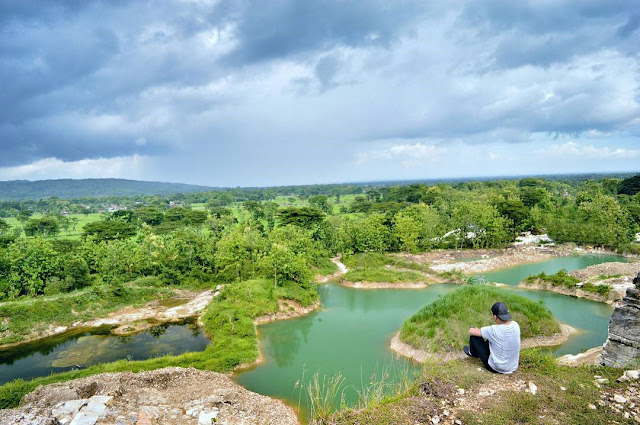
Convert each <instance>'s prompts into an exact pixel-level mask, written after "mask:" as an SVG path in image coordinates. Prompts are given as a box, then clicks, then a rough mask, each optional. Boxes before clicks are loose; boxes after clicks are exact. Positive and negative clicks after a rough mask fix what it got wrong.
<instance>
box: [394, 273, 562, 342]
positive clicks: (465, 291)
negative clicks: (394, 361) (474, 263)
mask: <svg viewBox="0 0 640 425" xmlns="http://www.w3.org/2000/svg"><path fill="white" fill-rule="evenodd" d="M497 301H502V302H505V303H506V304H507V305H508V306H509V310H510V311H511V314H512V316H513V319H514V320H515V321H517V322H518V324H519V325H520V332H521V338H522V339H523V340H524V339H526V338H534V337H545V336H551V335H554V334H558V333H559V332H560V331H561V329H560V324H559V323H558V322H557V321H556V320H555V319H554V317H553V315H552V314H551V312H550V311H549V310H548V309H547V308H546V307H545V306H544V305H542V303H538V302H534V301H531V300H530V299H528V298H525V297H522V296H519V295H516V294H514V293H512V292H509V291H507V290H504V289H499V288H495V287H492V286H487V285H468V286H464V287H462V288H460V289H458V290H456V291H454V292H451V293H449V294H447V295H444V296H442V297H440V298H438V299H437V300H436V301H434V302H432V303H431V304H428V305H426V306H425V307H423V308H421V309H420V310H419V311H418V312H417V313H415V314H414V315H413V316H411V317H410V318H409V319H407V320H406V321H405V322H404V324H403V325H402V329H401V331H400V334H399V338H400V341H401V342H404V343H405V344H408V345H409V346H411V347H413V348H414V349H418V350H421V351H424V352H427V353H432V354H446V353H451V352H458V351H460V350H461V349H462V346H463V345H464V344H466V343H467V341H468V339H469V335H468V329H469V328H470V327H472V326H486V325H490V324H493V323H494V322H492V318H491V314H490V308H491V305H493V303H495V302H497ZM545 345H546V344H545Z"/></svg>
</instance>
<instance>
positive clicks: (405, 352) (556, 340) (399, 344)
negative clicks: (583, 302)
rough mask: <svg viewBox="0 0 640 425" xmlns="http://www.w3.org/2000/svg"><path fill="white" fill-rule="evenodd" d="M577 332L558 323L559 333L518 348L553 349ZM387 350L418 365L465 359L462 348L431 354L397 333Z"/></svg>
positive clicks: (525, 340)
mask: <svg viewBox="0 0 640 425" xmlns="http://www.w3.org/2000/svg"><path fill="white" fill-rule="evenodd" d="M577 332H578V330H577V329H576V328H574V327H572V326H569V325H567V324H565V323H560V332H558V333H555V334H553V335H548V336H546V335H541V336H536V337H532V338H525V339H523V340H522V341H521V344H520V347H521V349H523V350H524V349H526V348H534V347H555V346H557V345H561V344H564V343H565V342H567V340H568V339H569V337H570V336H571V335H573V334H575V333H577ZM389 348H390V349H391V351H393V352H394V353H396V354H397V355H399V356H402V357H406V358H409V359H411V360H413V361H415V362H418V363H424V362H426V361H427V360H439V361H445V362H446V361H451V360H456V359H463V358H465V357H466V356H465V354H464V353H463V352H462V347H460V350H459V351H456V352H446V353H433V352H431V351H427V350H422V349H419V348H416V347H414V346H412V345H410V344H407V343H406V342H404V341H402V340H401V339H400V333H399V332H398V333H396V334H395V335H394V336H393V338H391V342H390V343H389Z"/></svg>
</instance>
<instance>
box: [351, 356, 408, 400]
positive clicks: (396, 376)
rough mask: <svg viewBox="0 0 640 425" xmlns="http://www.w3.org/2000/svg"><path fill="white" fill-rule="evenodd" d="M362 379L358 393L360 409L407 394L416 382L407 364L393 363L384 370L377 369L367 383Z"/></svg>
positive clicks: (384, 367) (383, 368)
mask: <svg viewBox="0 0 640 425" xmlns="http://www.w3.org/2000/svg"><path fill="white" fill-rule="evenodd" d="M362 378H363V377H362V376H361V389H360V390H357V391H356V392H357V393H358V408H359V409H366V408H368V407H372V406H376V405H379V404H382V403H384V402H385V401H387V400H389V399H394V398H397V397H400V396H402V395H404V394H407V393H408V392H409V390H410V389H411V388H412V387H413V386H414V384H415V382H416V377H415V376H412V373H411V369H410V367H409V363H407V362H402V363H398V362H391V363H387V364H385V365H384V366H383V367H382V368H376V370H375V371H374V372H373V374H371V376H370V377H369V381H368V382H367V383H365V382H364V379H362Z"/></svg>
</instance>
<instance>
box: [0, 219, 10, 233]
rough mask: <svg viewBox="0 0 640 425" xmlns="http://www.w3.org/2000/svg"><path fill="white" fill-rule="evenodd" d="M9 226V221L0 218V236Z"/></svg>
mask: <svg viewBox="0 0 640 425" xmlns="http://www.w3.org/2000/svg"><path fill="white" fill-rule="evenodd" d="M10 228H11V226H9V223H7V222H6V221H4V220H3V219H1V218H0V236H4V235H5V233H7V232H8V231H9V229H10Z"/></svg>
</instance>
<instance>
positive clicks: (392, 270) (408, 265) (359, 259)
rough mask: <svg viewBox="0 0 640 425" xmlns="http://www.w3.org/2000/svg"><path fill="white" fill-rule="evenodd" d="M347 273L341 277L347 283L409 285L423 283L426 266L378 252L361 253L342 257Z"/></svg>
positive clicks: (426, 271) (427, 269) (425, 278)
mask: <svg viewBox="0 0 640 425" xmlns="http://www.w3.org/2000/svg"><path fill="white" fill-rule="evenodd" d="M342 261H343V262H344V264H345V265H346V266H347V267H348V268H349V271H348V272H347V273H346V274H345V275H344V276H343V277H342V278H343V279H344V280H346V281H348V282H385V283H411V282H425V281H428V280H429V279H428V278H427V277H426V276H425V275H424V273H428V272H429V271H430V270H429V268H428V267H427V266H424V265H422V264H419V263H415V262H412V261H408V260H405V259H403V258H399V257H392V256H389V255H385V254H381V253H378V252H363V253H358V254H353V255H349V256H344V258H343V259H342Z"/></svg>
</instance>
